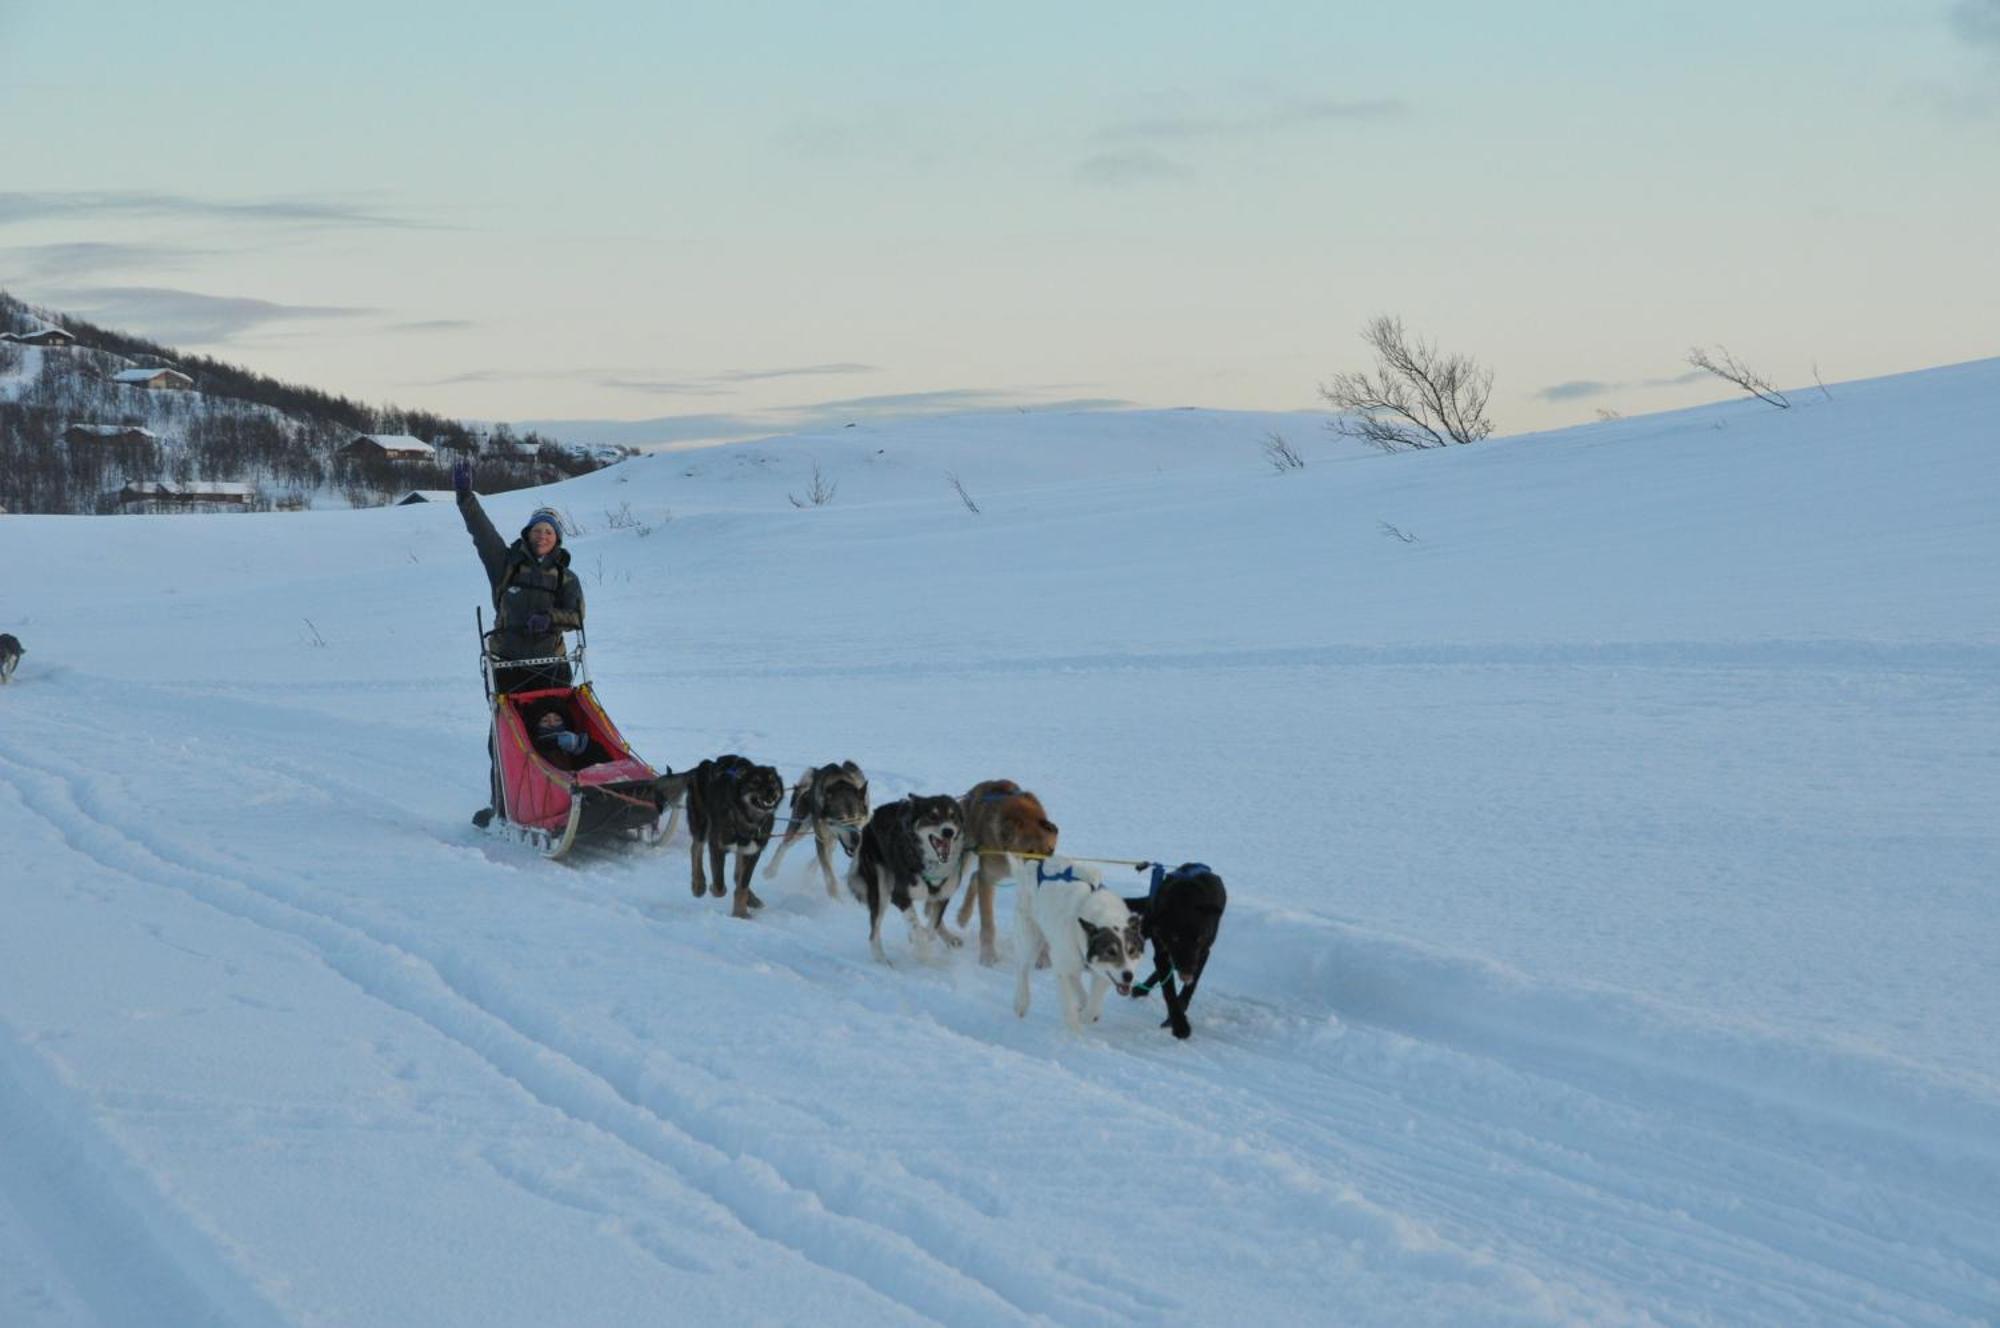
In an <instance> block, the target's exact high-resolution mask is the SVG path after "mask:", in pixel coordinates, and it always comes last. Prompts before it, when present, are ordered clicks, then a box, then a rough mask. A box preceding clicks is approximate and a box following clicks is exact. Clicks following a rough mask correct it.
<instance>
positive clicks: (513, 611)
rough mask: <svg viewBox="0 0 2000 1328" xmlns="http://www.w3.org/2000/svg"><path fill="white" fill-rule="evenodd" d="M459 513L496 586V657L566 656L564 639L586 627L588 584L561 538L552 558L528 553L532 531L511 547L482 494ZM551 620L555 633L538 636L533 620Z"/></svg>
mask: <svg viewBox="0 0 2000 1328" xmlns="http://www.w3.org/2000/svg"><path fill="white" fill-rule="evenodd" d="M458 514H459V515H460V516H461V517H463V518H464V519H465V528H466V530H467V531H468V532H470V533H471V535H472V545H473V547H474V548H476V549H477V550H479V561H480V563H481V564H482V565H483V566H484V567H485V568H486V579H487V580H488V581H490V582H491V583H492V584H493V626H494V635H493V653H494V654H495V655H497V656H498V657H500V658H501V659H535V658H538V657H540V656H544V655H557V654H561V653H562V648H563V643H562V634H563V632H565V631H574V630H575V629H576V628H579V627H581V626H583V583H582V582H581V581H578V580H577V579H576V573H574V572H572V571H570V570H569V550H568V549H565V548H564V547H563V546H562V533H561V532H560V531H558V532H557V533H556V546H555V548H553V549H551V550H549V553H548V556H547V557H546V558H537V557H535V555H534V554H533V553H532V552H531V551H530V550H529V548H528V539H527V535H528V532H527V530H526V529H523V530H522V531H521V538H519V539H517V540H515V541H514V542H513V543H512V544H508V543H507V542H505V541H504V540H502V539H501V538H500V532H499V531H497V530H495V529H494V528H493V522H492V520H491V519H490V518H488V517H487V515H486V509H485V508H483V507H481V506H480V505H479V499H478V497H477V496H476V495H473V494H467V495H466V496H465V497H463V498H461V499H459V500H458ZM538 613H546V614H547V615H548V616H549V630H548V631H547V632H543V633H540V634H537V633H535V632H532V631H530V630H529V629H528V619H530V618H532V617H534V616H535V615H536V614H538Z"/></svg>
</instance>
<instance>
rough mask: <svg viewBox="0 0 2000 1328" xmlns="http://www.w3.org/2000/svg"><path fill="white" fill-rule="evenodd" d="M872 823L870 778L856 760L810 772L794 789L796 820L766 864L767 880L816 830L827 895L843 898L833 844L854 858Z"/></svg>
mask: <svg viewBox="0 0 2000 1328" xmlns="http://www.w3.org/2000/svg"><path fill="white" fill-rule="evenodd" d="M867 821H868V776H866V775H864V774H862V773H861V767H860V766H858V765H856V764H854V762H852V761H842V762H841V763H840V764H839V765H823V766H820V767H818V768H817V769H813V770H808V771H806V772H805V774H803V775H801V776H800V777H799V782H798V783H797V784H796V785H794V786H793V788H792V820H791V824H790V825H788V826H787V827H785V837H784V838H783V839H781V840H779V841H778V849H777V851H776V852H775V853H773V854H771V858H770V861H768V862H766V863H765V864H764V875H765V876H766V877H771V876H776V875H777V874H778V864H779V863H781V862H783V861H784V860H785V853H786V851H787V850H788V849H790V848H791V846H792V844H793V843H794V842H796V841H797V840H798V839H799V838H800V837H801V836H803V835H804V834H805V833H806V831H808V830H810V831H812V837H813V849H814V852H815V853H816V854H817V856H818V858H819V870H820V874H821V875H823V876H825V877H826V892H827V894H829V895H831V896H832V897H834V898H835V899H838V898H839V897H840V882H839V880H838V879H836V878H835V876H834V874H833V845H834V843H835V841H836V840H837V841H838V842H839V844H840V847H841V848H842V849H844V850H846V852H847V856H848V857H850V858H852V857H853V856H854V851H855V849H857V848H859V847H860V845H861V827H862V826H863V825H865V824H866V823H867Z"/></svg>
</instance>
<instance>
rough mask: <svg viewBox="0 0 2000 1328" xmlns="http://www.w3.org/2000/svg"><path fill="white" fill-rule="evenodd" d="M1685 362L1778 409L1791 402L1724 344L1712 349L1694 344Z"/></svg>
mask: <svg viewBox="0 0 2000 1328" xmlns="http://www.w3.org/2000/svg"><path fill="white" fill-rule="evenodd" d="M1687 362H1688V363H1689V364H1692V365H1693V366H1694V367H1695V368H1697V369H1706V370H1708V372H1710V373H1712V374H1714V375H1715V376H1716V377H1717V378H1720V379H1722V380H1723V381H1724V382H1728V383H1734V384H1736V386H1738V387H1740V388H1742V389H1743V390H1744V391H1745V392H1748V393H1749V394H1750V395H1751V396H1753V397H1755V398H1757V399H1758V400H1759V401H1762V402H1764V403H1765V404H1767V405H1772V406H1776V407H1777V408H1778V409H1779V410H1790V409H1791V408H1792V403H1791V402H1789V401H1787V400H1785V394H1784V393H1783V392H1780V391H1779V390H1778V389H1777V388H1775V387H1772V386H1771V384H1770V383H1769V382H1767V381H1765V379H1764V376H1763V375H1762V374H1760V373H1758V372H1757V371H1756V370H1754V369H1752V368H1751V367H1750V366H1749V365H1747V364H1745V363H1743V361H1741V360H1739V359H1737V358H1736V357H1735V356H1734V355H1731V354H1730V353H1729V348H1728V347H1726V346H1717V347H1716V348H1715V349H1714V350H1713V351H1709V350H1705V349H1703V348H1702V347H1700V346H1696V347H1694V348H1693V349H1691V350H1689V351H1688V358H1687Z"/></svg>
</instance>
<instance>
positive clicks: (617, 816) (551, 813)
mask: <svg viewBox="0 0 2000 1328" xmlns="http://www.w3.org/2000/svg"><path fill="white" fill-rule="evenodd" d="M480 644H481V648H480V652H479V653H480V668H481V673H482V675H483V677H484V680H485V684H486V700H487V703H488V705H489V707H490V708H491V710H492V716H493V727H492V737H491V742H492V745H493V753H494V764H495V767H496V787H495V788H494V790H493V799H494V801H493V813H494V814H493V818H492V820H491V821H490V822H489V823H488V825H487V829H488V831H489V832H491V833H495V834H500V835H504V836H507V837H509V838H513V839H517V840H520V841H521V842H523V843H526V844H528V845H530V846H531V847H533V848H536V849H538V850H539V851H540V852H541V853H542V854H544V855H545V856H547V857H551V858H560V857H562V856H564V855H565V854H567V853H569V852H570V850H571V849H573V848H575V847H576V846H577V845H578V844H580V843H585V842H590V841H609V840H637V841H640V842H644V843H654V842H657V841H658V840H659V839H660V837H661V835H660V815H661V812H662V810H663V802H664V799H663V797H662V794H661V792H660V788H659V785H658V783H657V781H658V779H659V774H660V772H658V771H656V770H654V769H653V767H652V766H650V765H648V764H647V763H646V762H645V761H643V760H641V759H640V758H639V756H638V755H637V754H636V753H634V752H633V751H632V748H631V745H630V744H629V743H627V742H626V741H625V737H624V735H623V734H621V733H619V731H618V726H617V725H616V724H613V723H612V722H611V716H609V715H607V714H605V713H604V707H603V706H602V705H601V704H599V703H598V700H597V693H596V691H595V690H593V688H592V687H591V684H590V675H589V673H588V672H587V670H586V669H585V666H584V638H583V633H582V632H581V631H580V630H579V631H578V633H577V644H576V648H575V650H573V651H572V652H570V653H569V654H566V655H551V656H549V657H547V658H542V659H498V658H496V657H495V656H494V654H493V651H492V634H491V633H488V632H486V631H485V630H484V624H483V622H482V624H481V632H480ZM536 671H539V672H540V673H541V675H542V678H543V680H551V679H564V680H566V681H565V682H564V683H563V685H561V686H541V685H537V686H534V687H531V688H529V689H526V690H518V689H517V690H513V691H501V690H499V686H498V683H499V682H500V681H502V680H504V679H507V678H514V679H518V678H520V677H522V676H524V675H527V674H532V673H534V672H536ZM551 713H555V714H558V715H560V716H561V719H562V727H563V728H565V729H566V730H567V731H569V732H570V733H574V734H580V735H582V737H583V739H584V742H583V744H582V745H583V750H582V751H581V752H579V753H577V754H574V755H571V754H567V753H564V752H562V751H558V750H554V749H552V748H551V747H549V746H548V745H547V744H545V743H538V742H537V741H536V740H535V737H534V729H533V727H532V726H535V725H537V724H538V723H540V722H543V721H544V720H545V718H546V717H547V716H548V715H550V714H551Z"/></svg>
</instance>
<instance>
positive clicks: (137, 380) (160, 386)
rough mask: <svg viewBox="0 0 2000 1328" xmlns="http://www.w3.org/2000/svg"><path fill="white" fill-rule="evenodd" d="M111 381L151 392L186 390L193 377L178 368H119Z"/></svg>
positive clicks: (189, 388) (191, 386)
mask: <svg viewBox="0 0 2000 1328" xmlns="http://www.w3.org/2000/svg"><path fill="white" fill-rule="evenodd" d="M111 381H112V382H114V383H123V384H125V385H126V386H127V387H143V388H146V389H147V390H148V391H153V392H187V391H191V390H192V389H193V387H194V379H192V378H190V377H188V376H187V375H186V374H184V373H182V372H181V371H180V370H179V369H120V370H119V371H118V372H117V373H115V374H112V375H111Z"/></svg>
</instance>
